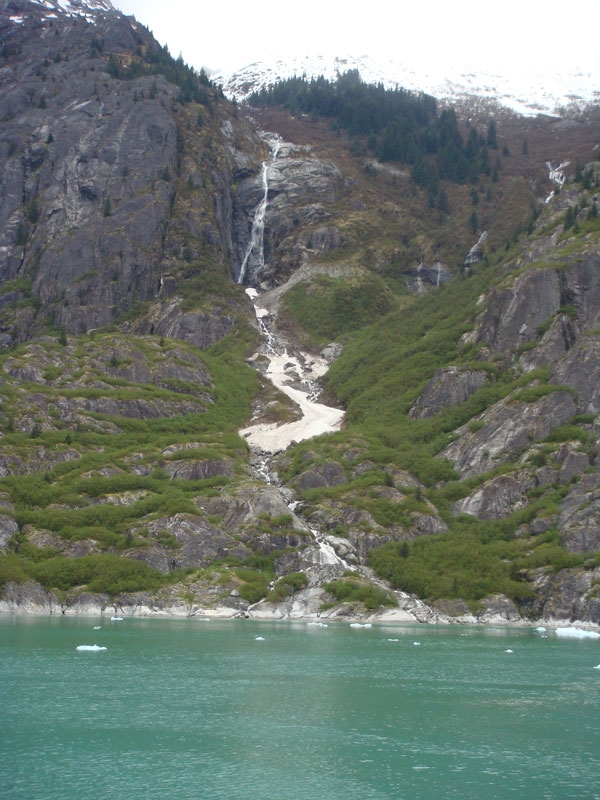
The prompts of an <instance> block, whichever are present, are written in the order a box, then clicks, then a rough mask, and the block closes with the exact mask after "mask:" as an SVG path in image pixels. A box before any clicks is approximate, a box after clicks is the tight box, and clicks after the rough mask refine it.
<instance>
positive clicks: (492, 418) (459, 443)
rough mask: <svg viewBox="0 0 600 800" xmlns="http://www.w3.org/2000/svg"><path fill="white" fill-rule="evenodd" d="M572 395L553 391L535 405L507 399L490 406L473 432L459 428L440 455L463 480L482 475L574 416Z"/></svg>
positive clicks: (574, 405) (480, 417) (479, 419)
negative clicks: (457, 435)
mask: <svg viewBox="0 0 600 800" xmlns="http://www.w3.org/2000/svg"><path fill="white" fill-rule="evenodd" d="M576 411H577V407H576V404H575V400H574V398H573V396H572V394H571V393H569V392H566V391H557V392H552V394H548V395H545V396H543V397H541V398H540V399H539V400H538V401H537V402H534V403H525V402H520V401H518V400H511V398H510V397H509V398H507V399H505V400H502V401H501V402H499V403H496V404H495V405H493V406H491V407H490V408H489V409H488V410H487V411H485V412H484V413H483V414H481V415H480V416H479V418H478V423H481V426H480V427H479V426H477V427H476V430H473V429H472V426H471V430H470V429H469V426H464V427H463V428H459V430H458V434H459V438H458V439H456V441H454V442H452V443H451V444H450V445H448V447H446V449H445V450H444V451H443V452H442V455H443V456H444V457H445V458H448V459H449V460H450V461H452V463H453V464H454V467H455V469H456V470H458V472H459V473H460V474H461V476H462V477H469V476H471V475H477V474H478V473H481V472H485V471H487V470H489V469H492V468H493V467H495V466H497V465H498V464H502V463H504V462H506V461H508V460H510V459H511V458H514V456H515V455H516V454H517V453H519V452H520V451H522V450H524V449H525V448H526V447H527V446H528V445H530V444H531V443H532V442H535V441H539V440H540V439H543V438H544V437H545V436H547V435H548V434H549V433H550V432H551V431H552V430H554V428H557V427H558V426H559V425H562V424H563V423H565V422H566V421H567V420H569V419H570V418H571V417H573V415H574V414H575V413H576Z"/></svg>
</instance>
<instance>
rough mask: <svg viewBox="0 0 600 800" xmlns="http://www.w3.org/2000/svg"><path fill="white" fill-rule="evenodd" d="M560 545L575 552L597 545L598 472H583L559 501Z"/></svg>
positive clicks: (599, 517)
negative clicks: (588, 473) (579, 478)
mask: <svg viewBox="0 0 600 800" xmlns="http://www.w3.org/2000/svg"><path fill="white" fill-rule="evenodd" d="M559 530H560V532H561V535H562V541H563V545H564V547H565V548H566V549H567V550H570V551H572V552H575V553H587V552H590V551H592V552H594V551H598V550H599V549H600V474H599V473H598V472H594V473H592V474H590V475H584V476H583V477H582V479H581V480H580V481H579V482H578V483H576V484H575V485H574V486H573V487H572V488H571V490H570V491H569V494H568V495H567V496H566V497H565V499H564V500H563V501H562V503H561V514H560V521H559Z"/></svg>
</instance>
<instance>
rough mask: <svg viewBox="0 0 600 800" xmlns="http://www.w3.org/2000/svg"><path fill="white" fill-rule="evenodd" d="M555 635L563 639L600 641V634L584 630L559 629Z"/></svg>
mask: <svg viewBox="0 0 600 800" xmlns="http://www.w3.org/2000/svg"><path fill="white" fill-rule="evenodd" d="M554 633H555V634H556V635H557V636H559V637H560V638H561V639H600V633H596V631H584V630H583V629H582V628H557V629H556V630H555V631H554Z"/></svg>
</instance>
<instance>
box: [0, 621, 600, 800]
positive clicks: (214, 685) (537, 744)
mask: <svg viewBox="0 0 600 800" xmlns="http://www.w3.org/2000/svg"><path fill="white" fill-rule="evenodd" d="M95 625H101V626H102V627H101V629H100V630H93V628H94V626H95ZM82 644H87V645H91V644H97V645H100V646H105V647H106V648H107V649H106V650H101V651H95V652H94V651H84V652H81V651H77V650H76V647H77V646H78V645H82ZM507 651H512V652H507ZM599 664H600V643H599V642H597V641H564V640H559V639H557V638H556V637H554V635H553V634H551V633H549V634H548V636H547V637H544V636H543V635H540V634H538V633H535V632H533V631H530V630H521V629H494V628H463V627H458V626H456V627H454V626H453V627H429V626H426V627H418V626H410V627H406V626H386V627H372V628H351V627H349V626H347V625H345V624H343V623H336V624H329V625H328V626H327V627H318V626H314V625H307V624H305V623H300V622H298V623H286V622H277V623H260V622H253V621H248V620H239V621H232V620H230V621H224V622H219V621H215V620H211V621H201V620H197V619H195V620H143V619H127V618H126V619H124V620H123V621H120V622H112V621H110V620H109V619H106V618H104V619H102V620H100V619H94V618H85V619H65V618H60V619H52V618H32V617H4V618H0V687H1V688H0V692H1V693H2V706H1V707H2V724H1V729H0V752H1V753H2V758H1V759H0V787H3V788H2V790H1V796H2V798H3V800H17V798H18V799H19V800H21V798H22V799H23V800H34V799H36V798H39V800H42V799H43V800H65V798H78V800H86V798H90V799H91V798H93V799H94V800H97V798H111V800H121V798H122V799H123V800H138V798H139V800H142V799H143V800H153V799H154V798H156V799H158V798H168V799H169V800H170V798H178V800H187V798H209V799H210V800H221V798H222V800H247V799H248V798H256V799H257V800H275V799H277V800H282V799H283V800H304V798H306V800H355V799H356V800H359V798H360V800H384V799H385V800H391V799H392V798H393V799H394V800H430V799H431V800H433V798H435V800H451V799H452V798H460V800H471V799H472V800H491V798H507V797H508V798H510V797H515V798H519V800H524V799H529V798H535V799H536V800H538V798H551V799H552V800H567V798H585V799H586V800H593V799H594V798H595V799H596V800H597V798H599V797H600V777H599V776H600V769H599V768H600V693H599V690H600V669H594V667H595V666H597V665H599Z"/></svg>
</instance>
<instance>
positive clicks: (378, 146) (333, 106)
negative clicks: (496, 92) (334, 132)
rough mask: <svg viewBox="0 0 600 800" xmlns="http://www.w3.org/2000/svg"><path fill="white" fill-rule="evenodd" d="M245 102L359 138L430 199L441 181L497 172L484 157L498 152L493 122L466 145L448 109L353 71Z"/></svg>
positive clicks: (266, 91)
mask: <svg viewBox="0 0 600 800" xmlns="http://www.w3.org/2000/svg"><path fill="white" fill-rule="evenodd" d="M250 102H251V103H252V104H254V105H256V106H268V105H279V106H283V107H284V108H287V109H288V110H289V111H291V112H292V113H303V114H310V115H313V116H321V117H325V118H327V119H330V120H332V125H333V127H334V129H335V128H336V127H340V128H342V129H344V130H345V131H346V132H347V133H348V134H349V135H350V136H351V137H362V138H364V139H365V141H366V143H367V147H368V149H369V151H370V152H371V153H372V154H373V155H375V156H376V157H377V158H378V159H379V160H380V161H383V162H386V161H392V162H398V163H401V164H408V165H410V166H411V169H412V176H413V179H414V181H415V183H417V184H418V185H419V186H425V187H427V189H428V192H429V194H430V195H431V196H432V197H433V198H435V197H436V196H437V194H438V190H439V181H440V180H451V181H456V182H458V183H464V182H466V181H469V180H470V181H472V182H476V181H477V180H478V178H479V176H480V175H481V174H482V173H484V174H486V175H490V174H491V173H492V171H493V170H495V169H496V167H495V166H494V165H493V164H492V160H491V156H490V152H489V150H490V149H492V150H495V149H496V148H497V146H498V143H497V134H496V126H495V123H494V122H493V121H491V122H490V124H489V127H488V131H487V136H486V137H485V138H482V137H481V136H480V135H479V134H478V132H477V130H476V129H475V128H472V129H471V130H470V132H469V136H468V138H467V140H466V141H465V140H464V138H463V135H462V133H461V131H460V128H459V124H458V119H457V116H456V113H455V112H454V111H453V110H452V109H444V110H443V111H441V112H439V111H438V108H437V103H436V101H435V99H434V98H433V97H430V96H428V95H425V94H414V93H412V92H409V91H407V90H405V89H385V88H384V87H383V86H382V85H381V84H379V85H376V86H375V85H372V84H366V83H364V82H363V81H362V80H361V78H360V74H359V72H358V70H350V71H348V72H346V73H344V74H341V75H339V76H338V78H337V80H336V81H334V82H331V81H328V80H326V79H325V78H324V77H322V76H320V77H318V78H313V79H311V80H308V79H307V78H304V77H293V78H288V79H287V80H282V81H279V82H277V83H275V84H273V85H272V86H269V87H268V88H263V89H261V90H260V91H258V92H256V93H255V94H253V95H252V96H251V97H250Z"/></svg>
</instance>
